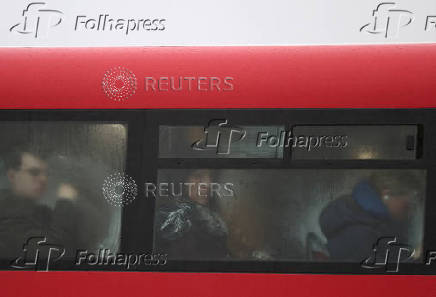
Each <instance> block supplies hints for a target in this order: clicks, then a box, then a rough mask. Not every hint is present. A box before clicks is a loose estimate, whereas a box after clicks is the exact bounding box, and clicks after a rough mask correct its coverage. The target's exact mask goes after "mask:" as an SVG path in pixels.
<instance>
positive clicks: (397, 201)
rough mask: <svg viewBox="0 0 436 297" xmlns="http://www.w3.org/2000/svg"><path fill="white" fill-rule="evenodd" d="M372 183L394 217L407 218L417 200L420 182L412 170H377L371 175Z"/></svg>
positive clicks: (398, 218)
mask: <svg viewBox="0 0 436 297" xmlns="http://www.w3.org/2000/svg"><path fill="white" fill-rule="evenodd" d="M371 183H372V184H373V185H374V187H375V188H376V190H377V192H378V193H379V195H380V198H381V200H382V202H383V203H384V204H385V205H386V207H387V209H388V211H389V213H390V215H391V216H392V217H393V218H394V219H397V220H403V219H405V218H406V217H407V215H408V214H409V210H410V207H411V206H412V204H413V203H415V202H417V201H416V199H417V193H418V191H419V190H420V182H419V180H418V179H417V176H416V175H415V174H413V173H412V172H410V171H405V170H397V171H380V172H376V173H374V174H372V176H371Z"/></svg>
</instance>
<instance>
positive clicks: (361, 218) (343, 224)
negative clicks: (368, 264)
mask: <svg viewBox="0 0 436 297" xmlns="http://www.w3.org/2000/svg"><path fill="white" fill-rule="evenodd" d="M419 188H420V186H419V180H417V178H416V177H415V176H414V175H413V174H412V173H411V172H410V171H404V170H397V171H389V172H386V171H381V172H377V173H374V174H372V175H371V176H370V177H369V178H368V179H366V180H363V181H361V182H359V183H358V184H357V185H355V186H354V188H353V190H352V193H351V195H347V196H344V197H340V198H338V199H336V200H334V201H332V202H330V204H328V205H327V206H326V207H325V208H324V209H323V211H322V213H321V215H320V218H319V223H320V226H321V230H322V232H323V233H324V235H325V236H326V238H327V249H328V252H329V257H330V260H335V261H347V262H362V261H363V260H365V259H366V258H368V256H370V255H371V254H372V249H373V246H374V245H375V244H376V243H377V241H378V240H379V239H381V238H384V237H391V238H396V240H397V241H398V242H399V243H401V244H408V234H407V233H408V225H407V222H408V221H409V220H408V218H409V216H410V214H411V209H412V207H411V206H412V203H413V202H414V201H415V200H416V198H415V197H417V192H418V189H419ZM415 202H416V201H415Z"/></svg>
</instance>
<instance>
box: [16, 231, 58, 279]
mask: <svg viewBox="0 0 436 297" xmlns="http://www.w3.org/2000/svg"><path fill="white" fill-rule="evenodd" d="M64 254H65V248H64V247H63V246H60V245H57V244H51V243H48V242H47V238H46V237H31V238H29V239H28V240H27V242H26V243H25V244H24V245H23V254H22V256H21V257H18V258H17V259H15V260H14V261H13V262H12V263H11V267H12V268H16V269H32V270H36V271H49V268H50V264H51V263H53V262H56V261H58V260H60V259H61V258H62V257H63V256H64Z"/></svg>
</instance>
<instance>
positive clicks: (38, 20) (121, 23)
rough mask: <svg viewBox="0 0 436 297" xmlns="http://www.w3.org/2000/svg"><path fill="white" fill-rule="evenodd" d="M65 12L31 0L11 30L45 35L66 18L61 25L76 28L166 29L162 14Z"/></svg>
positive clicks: (145, 30) (91, 29) (36, 35)
mask: <svg viewBox="0 0 436 297" xmlns="http://www.w3.org/2000/svg"><path fill="white" fill-rule="evenodd" d="M66 16H67V15H65V18H64V13H63V12H62V11H61V10H58V9H52V8H51V7H50V5H47V3H46V2H31V3H29V4H28V5H27V6H26V7H25V8H24V10H23V12H22V18H21V21H20V22H18V23H16V24H14V25H12V26H11V27H10V28H9V31H11V32H16V33H19V34H22V35H31V36H33V37H34V38H38V37H42V36H46V35H47V34H48V32H49V30H50V29H52V28H53V27H57V26H58V25H60V24H61V23H62V22H64V19H65V20H69V24H63V25H62V26H63V27H67V28H70V30H71V31H74V32H94V33H97V32H120V33H124V34H125V35H129V34H132V33H135V32H161V31H164V30H165V29H166V19H165V18H161V17H151V16H148V17H131V16H129V17H126V16H113V15H111V14H108V13H95V14H93V15H91V16H89V15H86V14H78V15H73V16H68V18H67V17H66Z"/></svg>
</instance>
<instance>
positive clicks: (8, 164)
mask: <svg viewBox="0 0 436 297" xmlns="http://www.w3.org/2000/svg"><path fill="white" fill-rule="evenodd" d="M25 153H27V154H30V155H32V156H35V157H38V158H39V159H41V160H46V159H47V153H46V152H45V151H44V150H42V149H41V148H39V147H36V146H32V145H17V146H14V147H12V148H11V149H10V150H9V151H8V152H6V153H5V154H4V157H3V161H4V164H5V169H6V170H9V169H18V168H20V166H21V162H22V159H23V155H24V154H25Z"/></svg>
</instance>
